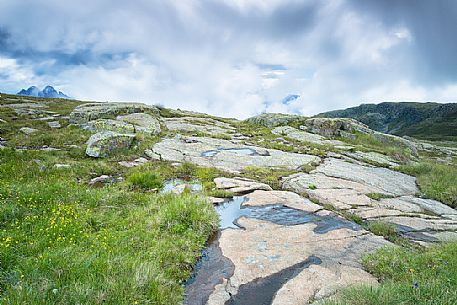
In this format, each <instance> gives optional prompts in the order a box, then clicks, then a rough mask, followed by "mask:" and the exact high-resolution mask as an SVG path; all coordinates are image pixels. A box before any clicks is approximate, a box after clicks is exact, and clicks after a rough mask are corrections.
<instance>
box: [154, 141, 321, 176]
mask: <svg viewBox="0 0 457 305" xmlns="http://www.w3.org/2000/svg"><path fill="white" fill-rule="evenodd" d="M152 151H153V152H154V153H156V154H158V155H160V156H161V157H162V159H163V160H168V161H178V162H184V161H190V162H193V163H196V164H199V165H202V166H207V167H216V168H219V169H221V170H225V171H228V172H232V173H239V172H241V171H242V170H243V169H244V168H245V167H247V166H257V167H273V168H274V167H285V168H289V169H298V168H300V167H301V166H303V165H308V164H314V163H318V162H319V161H320V158H319V157H316V156H311V155H305V154H296V153H288V152H283V151H280V150H275V149H268V150H266V149H264V148H260V147H257V146H253V145H242V144H234V143H232V142H230V141H228V140H221V139H214V138H207V137H189V138H183V137H179V136H178V137H175V138H168V139H163V140H162V141H161V142H159V143H157V144H155V145H154V147H153V148H152Z"/></svg>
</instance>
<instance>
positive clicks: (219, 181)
mask: <svg viewBox="0 0 457 305" xmlns="http://www.w3.org/2000/svg"><path fill="white" fill-rule="evenodd" d="M214 183H216V188H218V189H222V190H225V191H229V192H232V193H234V194H246V193H249V192H253V191H255V190H265V191H271V190H272V188H271V187H270V186H269V185H268V184H265V183H260V182H257V181H254V180H251V179H247V178H241V177H236V178H225V177H219V178H215V179H214Z"/></svg>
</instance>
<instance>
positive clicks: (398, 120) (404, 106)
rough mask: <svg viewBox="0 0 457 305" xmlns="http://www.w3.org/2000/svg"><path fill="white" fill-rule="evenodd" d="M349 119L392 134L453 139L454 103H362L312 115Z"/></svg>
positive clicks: (455, 131) (456, 109) (456, 125)
mask: <svg viewBox="0 0 457 305" xmlns="http://www.w3.org/2000/svg"><path fill="white" fill-rule="evenodd" d="M316 117H328V118H337V117H340V118H353V119H356V120H358V121H360V122H362V123H364V124H366V125H368V126H369V127H370V128H372V129H374V130H377V131H380V132H384V133H390V134H395V135H400V136H404V135H408V136H412V137H418V138H425V139H443V138H444V137H447V138H454V137H457V103H447V104H443V103H431V102H429V103H380V104H362V105H360V106H357V107H351V108H347V109H342V110H334V111H329V112H324V113H320V114H318V115H316Z"/></svg>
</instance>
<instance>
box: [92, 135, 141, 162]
mask: <svg viewBox="0 0 457 305" xmlns="http://www.w3.org/2000/svg"><path fill="white" fill-rule="evenodd" d="M134 138H135V135H132V134H121V133H117V132H112V131H102V132H99V133H96V134H94V135H92V136H91V137H90V138H89V140H88V141H87V149H86V154H87V155H88V156H90V157H95V158H99V157H107V156H109V155H110V154H111V153H113V152H116V151H117V150H121V149H126V148H129V147H130V145H132V142H133V139H134Z"/></svg>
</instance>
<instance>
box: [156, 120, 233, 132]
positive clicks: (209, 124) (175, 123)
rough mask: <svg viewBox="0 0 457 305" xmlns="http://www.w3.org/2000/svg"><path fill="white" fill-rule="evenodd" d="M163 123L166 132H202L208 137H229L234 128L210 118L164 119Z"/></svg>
mask: <svg viewBox="0 0 457 305" xmlns="http://www.w3.org/2000/svg"><path fill="white" fill-rule="evenodd" d="M163 122H164V124H165V126H166V127H167V129H168V130H173V131H183V132H202V133H206V134H210V135H229V134H231V133H233V132H235V128H234V127H233V126H231V125H230V124H227V123H224V122H220V121H217V120H214V119H211V118H196V117H181V118H165V119H163Z"/></svg>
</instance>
